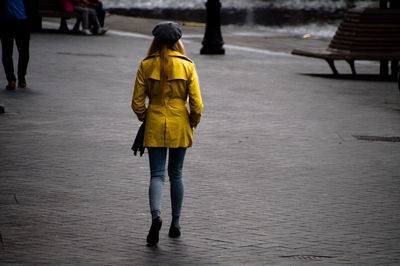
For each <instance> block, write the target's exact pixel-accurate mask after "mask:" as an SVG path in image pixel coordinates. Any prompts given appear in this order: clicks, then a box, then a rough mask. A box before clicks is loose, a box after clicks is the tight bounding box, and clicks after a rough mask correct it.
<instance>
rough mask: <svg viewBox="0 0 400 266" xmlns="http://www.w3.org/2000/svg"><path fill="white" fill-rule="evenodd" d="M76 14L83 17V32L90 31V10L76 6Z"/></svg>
mask: <svg viewBox="0 0 400 266" xmlns="http://www.w3.org/2000/svg"><path fill="white" fill-rule="evenodd" d="M74 12H77V13H79V14H81V15H82V28H83V30H84V31H85V30H89V8H86V7H80V6H74Z"/></svg>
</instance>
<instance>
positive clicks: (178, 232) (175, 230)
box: [168, 224, 181, 238]
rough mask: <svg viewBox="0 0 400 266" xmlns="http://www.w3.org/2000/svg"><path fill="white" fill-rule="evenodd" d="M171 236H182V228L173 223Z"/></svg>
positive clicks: (170, 229)
mask: <svg viewBox="0 0 400 266" xmlns="http://www.w3.org/2000/svg"><path fill="white" fill-rule="evenodd" d="M168 236H169V237H172V238H176V237H180V236H181V230H179V228H177V227H175V225H173V224H171V227H170V228H169V233H168Z"/></svg>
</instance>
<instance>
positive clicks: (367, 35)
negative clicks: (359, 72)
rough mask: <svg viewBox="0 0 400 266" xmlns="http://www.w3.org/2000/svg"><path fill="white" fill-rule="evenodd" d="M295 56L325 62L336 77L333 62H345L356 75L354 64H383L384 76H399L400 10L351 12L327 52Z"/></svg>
mask: <svg viewBox="0 0 400 266" xmlns="http://www.w3.org/2000/svg"><path fill="white" fill-rule="evenodd" d="M292 54H294V55H300V56H308V57H315V58H320V59H325V60H326V62H328V64H329V66H330V68H331V69H332V72H333V74H334V75H338V71H337V70H336V67H335V64H334V60H345V61H346V62H347V63H348V64H349V65H350V68H351V71H352V73H353V75H356V69H355V65H354V61H355V60H368V61H380V62H381V69H380V74H381V75H384V76H386V75H388V73H389V71H388V63H387V62H389V61H391V74H392V76H393V77H394V76H395V75H397V71H398V62H399V60H400V9H379V8H363V9H361V8H360V9H358V8H354V9H350V10H349V11H348V12H347V13H346V14H345V16H344V18H343V20H342V21H341V23H340V25H339V27H338V29H337V31H336V33H335V35H334V37H333V38H332V40H331V41H330V43H329V46H328V48H302V49H294V50H293V51H292Z"/></svg>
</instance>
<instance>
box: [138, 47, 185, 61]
mask: <svg viewBox="0 0 400 266" xmlns="http://www.w3.org/2000/svg"><path fill="white" fill-rule="evenodd" d="M159 56H160V52H159V51H157V52H155V53H153V54H151V55H149V56H147V57H146V58H145V59H144V60H147V59H150V58H154V57H159ZM168 56H172V57H179V58H182V59H185V60H187V61H189V62H192V60H190V59H189V58H188V57H186V56H185V55H183V54H181V53H180V52H177V51H174V50H171V49H168Z"/></svg>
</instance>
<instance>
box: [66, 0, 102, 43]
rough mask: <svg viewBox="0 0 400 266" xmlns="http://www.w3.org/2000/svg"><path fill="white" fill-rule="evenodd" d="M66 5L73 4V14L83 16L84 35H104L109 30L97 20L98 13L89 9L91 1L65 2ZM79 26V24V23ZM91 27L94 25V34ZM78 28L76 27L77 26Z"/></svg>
mask: <svg viewBox="0 0 400 266" xmlns="http://www.w3.org/2000/svg"><path fill="white" fill-rule="evenodd" d="M65 1H66V4H71V3H72V4H73V12H75V13H79V14H81V16H82V28H83V30H82V34H85V35H92V34H95V35H103V34H104V33H106V32H107V30H108V29H106V28H103V27H102V26H101V25H100V22H99V20H98V19H97V15H96V11H94V10H93V9H92V8H89V4H90V3H89V0H65ZM66 6H67V5H66ZM77 25H79V23H78V22H77ZM90 25H93V33H92V32H91V31H90ZM75 28H76V25H75Z"/></svg>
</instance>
